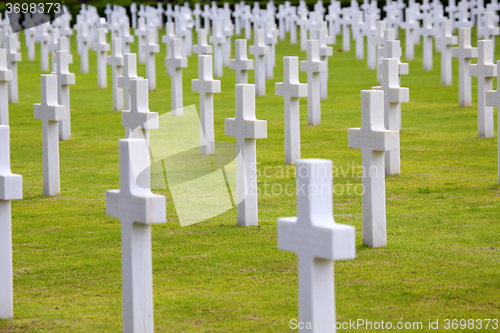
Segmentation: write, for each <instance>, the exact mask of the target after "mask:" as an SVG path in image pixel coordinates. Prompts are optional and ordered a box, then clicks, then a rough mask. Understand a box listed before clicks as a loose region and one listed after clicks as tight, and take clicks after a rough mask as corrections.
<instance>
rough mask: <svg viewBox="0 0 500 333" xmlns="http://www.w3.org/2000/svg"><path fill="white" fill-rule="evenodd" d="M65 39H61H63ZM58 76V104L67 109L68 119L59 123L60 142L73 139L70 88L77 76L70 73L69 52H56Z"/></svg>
mask: <svg viewBox="0 0 500 333" xmlns="http://www.w3.org/2000/svg"><path fill="white" fill-rule="evenodd" d="M63 38H65V37H61V39H63ZM56 61H57V66H56V72H55V73H52V74H56V75H57V102H58V103H59V105H64V107H65V108H66V117H65V119H64V120H62V121H60V122H59V125H58V126H59V140H60V141H64V140H70V139H71V111H70V110H71V106H70V98H69V86H70V85H73V84H75V74H74V73H70V72H69V68H68V64H69V54H68V52H67V51H57V52H56Z"/></svg>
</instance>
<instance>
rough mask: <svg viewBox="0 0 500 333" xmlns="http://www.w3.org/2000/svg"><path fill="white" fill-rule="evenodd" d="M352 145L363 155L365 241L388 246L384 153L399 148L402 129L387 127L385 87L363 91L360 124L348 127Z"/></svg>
mask: <svg viewBox="0 0 500 333" xmlns="http://www.w3.org/2000/svg"><path fill="white" fill-rule="evenodd" d="M349 147H350V148H358V149H361V154H362V159H363V165H362V167H363V244H365V245H368V246H370V247H381V246H386V245H387V230H386V229H387V228H386V212H385V172H384V154H385V152H390V151H397V150H399V132H398V131H391V130H386V129H385V126H384V92H383V91H377V90H362V91H361V128H349Z"/></svg>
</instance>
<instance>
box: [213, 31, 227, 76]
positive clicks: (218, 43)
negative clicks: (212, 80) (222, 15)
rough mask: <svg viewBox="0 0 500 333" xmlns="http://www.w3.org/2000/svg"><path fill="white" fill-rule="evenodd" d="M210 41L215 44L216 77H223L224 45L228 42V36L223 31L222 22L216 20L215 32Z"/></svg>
mask: <svg viewBox="0 0 500 333" xmlns="http://www.w3.org/2000/svg"><path fill="white" fill-rule="evenodd" d="M209 41H210V43H212V44H213V46H214V77H222V63H223V59H222V58H223V54H222V45H223V44H224V43H226V37H225V36H223V35H222V33H221V23H220V22H214V27H213V33H212V36H210V38H209Z"/></svg>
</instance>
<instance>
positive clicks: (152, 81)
mask: <svg viewBox="0 0 500 333" xmlns="http://www.w3.org/2000/svg"><path fill="white" fill-rule="evenodd" d="M143 48H144V53H145V54H146V79H148V83H149V91H154V90H156V61H155V59H156V53H158V52H160V46H159V45H158V44H157V43H156V40H155V30H154V29H148V33H147V39H146V43H145V45H144V47H143Z"/></svg>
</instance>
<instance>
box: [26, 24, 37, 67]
mask: <svg viewBox="0 0 500 333" xmlns="http://www.w3.org/2000/svg"><path fill="white" fill-rule="evenodd" d="M35 34H36V28H35V27H33V28H30V29H26V30H24V39H25V42H26V49H27V50H28V60H29V61H34V60H35Z"/></svg>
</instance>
